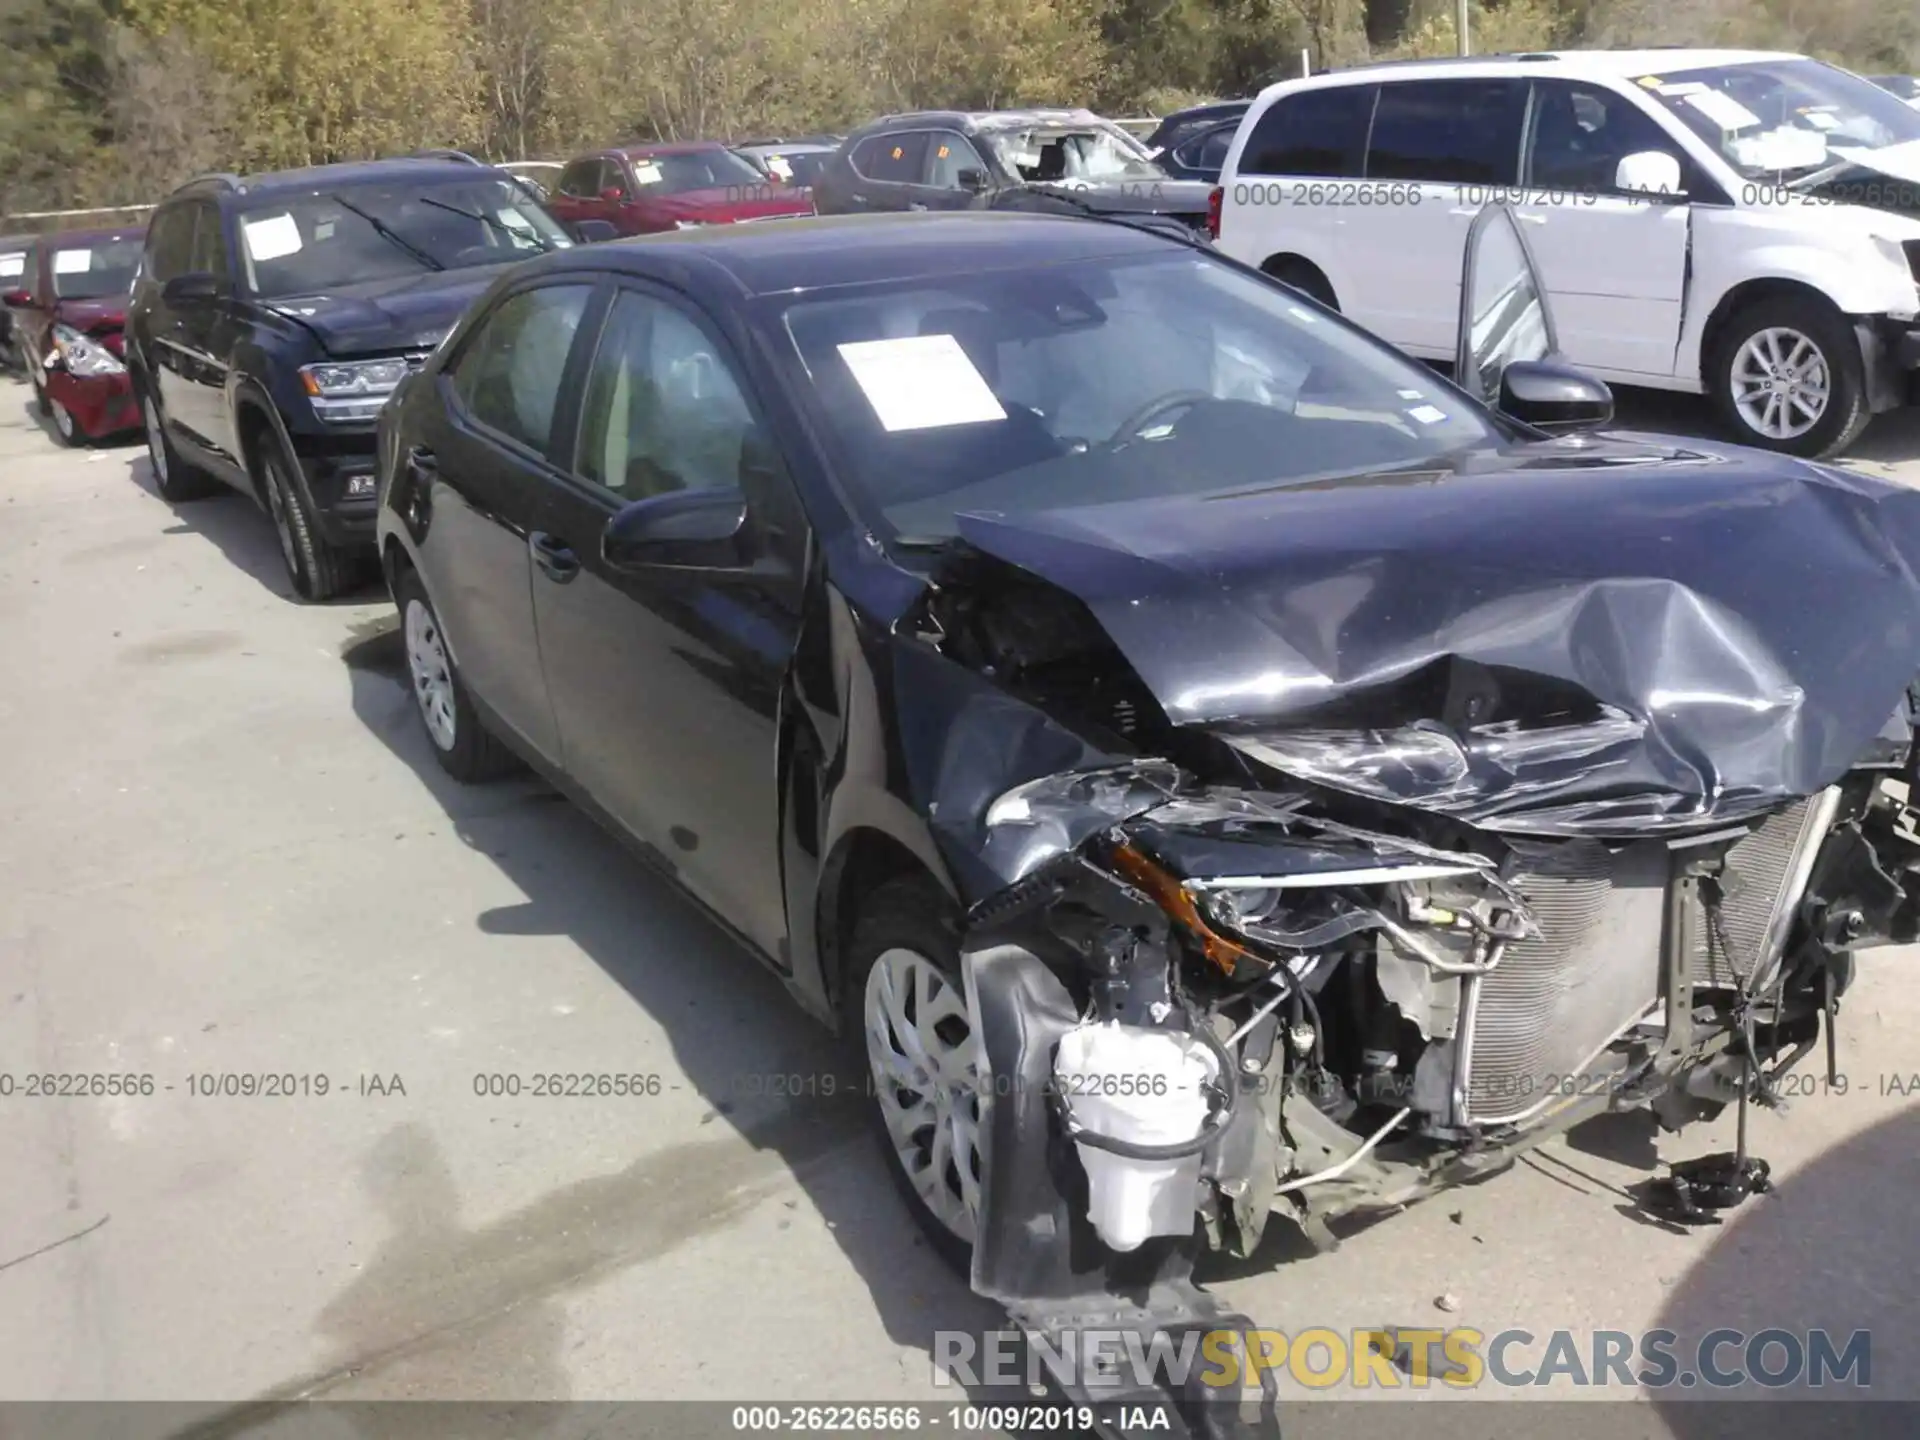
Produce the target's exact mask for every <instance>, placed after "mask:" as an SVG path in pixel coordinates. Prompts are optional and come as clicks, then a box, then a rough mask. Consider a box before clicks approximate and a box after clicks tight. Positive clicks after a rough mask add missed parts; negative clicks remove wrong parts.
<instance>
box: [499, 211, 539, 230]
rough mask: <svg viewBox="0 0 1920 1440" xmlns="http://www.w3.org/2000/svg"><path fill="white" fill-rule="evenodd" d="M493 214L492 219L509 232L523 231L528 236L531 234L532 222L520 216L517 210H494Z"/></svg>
mask: <svg viewBox="0 0 1920 1440" xmlns="http://www.w3.org/2000/svg"><path fill="white" fill-rule="evenodd" d="M493 213H494V218H495V219H497V220H498V221H499V222H500V223H501V224H502V225H505V226H506V227H507V228H508V229H509V230H524V231H526V232H527V233H528V234H529V235H531V234H532V233H533V221H531V220H529V219H528V218H527V217H526V216H524V215H522V214H521V213H520V212H519V211H518V210H515V209H513V208H512V207H508V208H507V209H505V210H496V211H494V212H493Z"/></svg>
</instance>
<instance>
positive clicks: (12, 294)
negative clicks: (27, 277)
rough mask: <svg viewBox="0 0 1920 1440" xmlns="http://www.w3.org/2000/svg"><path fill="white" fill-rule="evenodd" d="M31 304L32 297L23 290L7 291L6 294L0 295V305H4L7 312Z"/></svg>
mask: <svg viewBox="0 0 1920 1440" xmlns="http://www.w3.org/2000/svg"><path fill="white" fill-rule="evenodd" d="M32 303H33V296H32V295H31V294H30V293H29V292H28V291H25V290H9V291H7V293H6V294H4V295H0V304H5V305H6V307H7V308H8V309H9V310H18V309H20V308H21V307H22V306H25V305H31V304H32Z"/></svg>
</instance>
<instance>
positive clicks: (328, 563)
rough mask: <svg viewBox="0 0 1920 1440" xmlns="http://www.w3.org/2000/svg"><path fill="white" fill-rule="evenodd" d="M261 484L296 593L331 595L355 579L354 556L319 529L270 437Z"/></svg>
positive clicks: (310, 597)
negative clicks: (329, 539) (332, 541)
mask: <svg viewBox="0 0 1920 1440" xmlns="http://www.w3.org/2000/svg"><path fill="white" fill-rule="evenodd" d="M263 448H264V450H265V452H266V453H265V454H264V455H263V456H262V458H261V461H260V469H261V477H260V479H261V488H262V489H263V490H265V491H266V502H267V514H268V515H269V516H271V517H272V519H273V531H274V534H275V536H276V537H278V539H279V541H280V558H281V559H282V560H284V561H285V562H286V566H287V574H288V576H289V577H291V579H292V580H293V588H294V592H295V593H296V594H297V595H299V597H300V598H301V599H302V600H310V601H315V602H318V601H321V600H331V599H332V598H333V597H334V596H336V595H338V594H340V593H341V592H342V591H343V590H346V589H347V588H349V587H350V586H351V585H353V583H354V582H355V581H356V580H357V579H358V578H359V576H358V567H357V566H356V565H355V563H354V559H353V557H352V556H351V555H349V554H348V553H347V552H346V551H344V550H342V549H341V548H340V547H339V546H338V545H334V544H332V543H330V542H329V541H328V540H327V538H326V536H324V535H322V534H321V533H320V523H319V521H318V520H317V519H315V517H314V514H313V510H312V508H311V507H310V506H309V505H308V504H307V498H306V491H305V490H304V489H303V488H302V487H301V486H300V485H299V484H298V483H296V482H295V480H294V478H293V476H292V474H291V471H290V467H291V462H290V461H288V460H287V459H286V458H285V457H284V456H283V455H282V454H281V453H280V450H279V447H278V446H277V445H275V444H274V443H273V442H272V441H267V442H265V443H264V446H263Z"/></svg>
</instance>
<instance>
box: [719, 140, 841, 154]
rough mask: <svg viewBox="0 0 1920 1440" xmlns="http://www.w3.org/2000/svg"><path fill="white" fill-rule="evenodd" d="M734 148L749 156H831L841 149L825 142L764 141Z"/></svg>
mask: <svg viewBox="0 0 1920 1440" xmlns="http://www.w3.org/2000/svg"><path fill="white" fill-rule="evenodd" d="M733 148H734V149H736V150H744V151H746V153H747V154H749V155H807V154H811V153H813V152H815V151H821V152H824V153H826V154H831V153H832V152H834V151H835V150H838V149H839V148H840V147H839V146H838V145H829V144H827V143H826V141H824V140H763V141H755V142H754V143H753V144H751V145H736V146H734V147H733Z"/></svg>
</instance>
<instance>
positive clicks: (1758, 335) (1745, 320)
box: [1707, 295, 1873, 459]
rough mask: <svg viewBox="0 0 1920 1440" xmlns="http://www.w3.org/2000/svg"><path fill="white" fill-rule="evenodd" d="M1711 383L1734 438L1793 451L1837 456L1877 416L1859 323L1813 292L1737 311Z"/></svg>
mask: <svg viewBox="0 0 1920 1440" xmlns="http://www.w3.org/2000/svg"><path fill="white" fill-rule="evenodd" d="M1707 383H1708V385H1709V386H1710V387H1711V393H1712V395H1713V401H1714V406H1715V408H1716V409H1717V410H1718V411H1719V412H1720V417H1721V419H1722V421H1723V422H1724V423H1725V424H1726V426H1727V428H1728V429H1729V430H1730V431H1731V432H1732V433H1733V436H1734V438H1736V439H1737V440H1739V441H1740V442H1741V443H1742V444H1745V445H1755V446H1759V447H1760V448H1761V449H1765V450H1777V451H1780V452H1782V453H1784V454H1788V455H1799V456H1803V457H1805V458H1807V459H1820V458H1822V457H1825V456H1829V455H1838V454H1839V453H1840V452H1841V451H1843V450H1845V449H1846V448H1847V447H1848V446H1849V445H1851V444H1853V442H1854V441H1855V440H1857V439H1858V438H1859V437H1860V432H1861V431H1862V430H1864V429H1866V428H1867V422H1868V421H1869V420H1871V419H1872V418H1873V413H1872V411H1871V410H1869V409H1868V407H1867V387H1866V367H1865V365H1864V363H1863V362H1862V360H1861V358H1860V345H1859V342H1858V341H1857V340H1856V339H1855V338H1854V334H1853V327H1852V326H1850V325H1848V324H1847V322H1846V319H1845V317H1843V316H1842V315H1841V314H1840V312H1839V311H1837V310H1835V309H1834V308H1833V307H1832V306H1831V305H1829V304H1828V303H1827V302H1826V301H1824V300H1817V299H1814V298H1813V297H1812V296H1807V295H1781V296H1776V297H1774V298H1772V299H1768V300H1762V301H1760V302H1758V303H1757V304H1754V305H1750V306H1748V307H1747V308H1746V309H1744V310H1742V311H1740V312H1739V313H1738V314H1737V315H1735V316H1734V317H1733V319H1732V320H1731V321H1730V322H1729V323H1728V324H1727V326H1726V328H1725V330H1724V331H1723V332H1722V333H1721V335H1720V338H1719V341H1718V343H1717V344H1716V345H1715V347H1714V355H1713V358H1712V361H1711V363H1710V365H1709V376H1708V382H1707Z"/></svg>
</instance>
